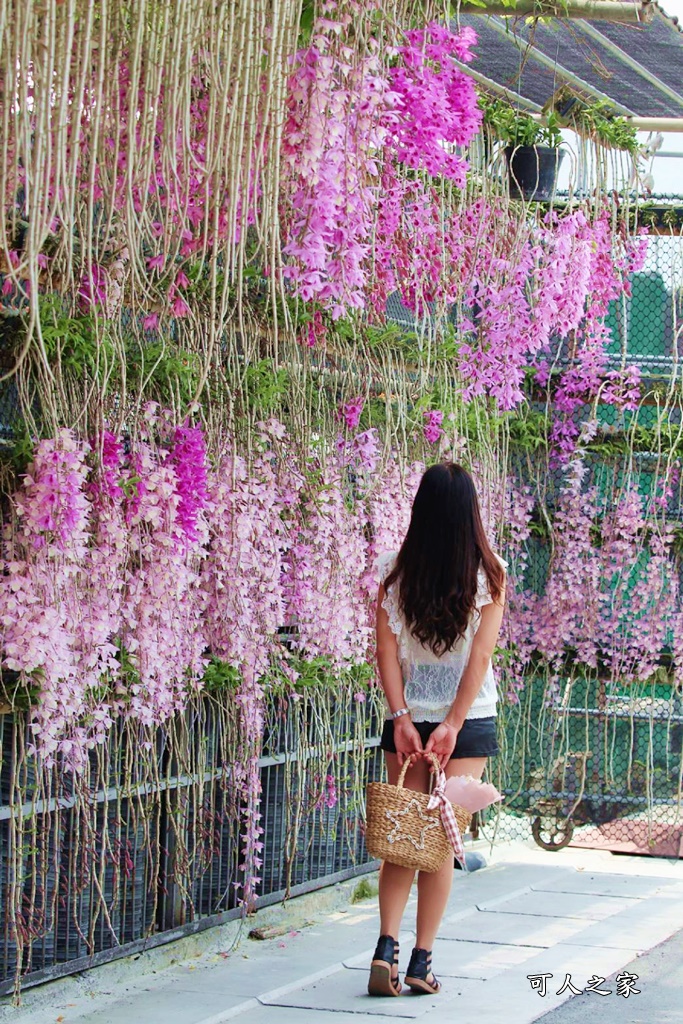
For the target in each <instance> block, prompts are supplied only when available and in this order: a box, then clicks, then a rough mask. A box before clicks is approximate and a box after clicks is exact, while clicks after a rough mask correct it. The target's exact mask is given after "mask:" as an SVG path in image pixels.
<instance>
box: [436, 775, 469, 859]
mask: <svg viewBox="0 0 683 1024" xmlns="http://www.w3.org/2000/svg"><path fill="white" fill-rule="evenodd" d="M445 789H446V775H445V773H444V772H442V771H440V772H439V773H438V774H437V776H436V781H435V782H434V787H433V789H432V792H431V794H430V797H429V803H428V804H427V808H428V810H430V811H433V810H434V809H435V808H437V807H438V808H439V812H440V814H441V821H442V823H443V827H444V831H445V833H446V836H447V838H448V841H449V843H450V844H451V846H452V847H453V853H454V854H455V856H456V858H457V860H458V863H459V864H460V866H461V868H462V870H463V871H467V862H466V860H465V849H464V847H463V844H462V836H461V835H460V829H459V828H458V822H457V820H456V817H455V811H454V810H453V804H452V803H451V802H450V800H449V799H448V797H447V796H446V792H445Z"/></svg>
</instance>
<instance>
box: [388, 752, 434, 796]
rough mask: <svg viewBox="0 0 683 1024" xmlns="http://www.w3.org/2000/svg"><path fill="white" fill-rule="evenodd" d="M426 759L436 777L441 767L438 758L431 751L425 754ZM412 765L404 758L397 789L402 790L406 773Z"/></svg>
mask: <svg viewBox="0 0 683 1024" xmlns="http://www.w3.org/2000/svg"><path fill="white" fill-rule="evenodd" d="M427 757H428V758H429V760H430V761H431V762H432V767H433V769H434V772H435V774H436V775H437V777H438V775H439V773H440V772H441V765H440V764H439V759H438V757H437V756H436V754H432V753H431V751H430V752H429V753H428V754H427ZM412 763H413V762H412V761H411V760H410V758H406V759H405V761H404V762H403V767H402V768H401V774H400V775H399V777H398V782H397V783H396V787H397V789H403V783H404V782H405V777H406V773H407V771H408V769H409V768H410V766H411V764H412Z"/></svg>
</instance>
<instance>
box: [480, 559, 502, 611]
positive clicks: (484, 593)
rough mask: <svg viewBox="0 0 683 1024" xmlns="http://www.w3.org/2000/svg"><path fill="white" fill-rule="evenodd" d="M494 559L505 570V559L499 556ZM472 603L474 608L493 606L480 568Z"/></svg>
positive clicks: (484, 575)
mask: <svg viewBox="0 0 683 1024" xmlns="http://www.w3.org/2000/svg"><path fill="white" fill-rule="evenodd" d="M494 554H495V552H494ZM496 558H497V559H498V561H499V562H500V564H501V566H502V567H503V569H507V567H508V563H507V562H506V561H505V559H504V558H501V557H500V555H496ZM474 603H475V607H476V608H483V607H484V605H485V604H493V598H492V597H491V594H490V593H489V581H488V579H487V577H486V573H485V572H484V570H483V569H481V568H480V569H479V573H478V575H477V595H476V597H475V599H474Z"/></svg>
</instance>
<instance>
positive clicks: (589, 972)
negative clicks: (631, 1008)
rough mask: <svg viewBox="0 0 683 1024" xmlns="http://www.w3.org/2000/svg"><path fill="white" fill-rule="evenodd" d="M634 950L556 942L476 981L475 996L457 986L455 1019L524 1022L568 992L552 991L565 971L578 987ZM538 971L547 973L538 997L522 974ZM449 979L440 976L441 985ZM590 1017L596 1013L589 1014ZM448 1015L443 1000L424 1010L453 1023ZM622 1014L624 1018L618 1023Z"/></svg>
mask: <svg viewBox="0 0 683 1024" xmlns="http://www.w3.org/2000/svg"><path fill="white" fill-rule="evenodd" d="M634 955H635V952H634V951H632V950H626V949H600V950H596V949H588V948H585V947H584V948H579V947H569V946H567V945H565V944H564V943H558V945H557V946H555V947H553V948H552V949H548V950H543V951H542V952H541V953H538V954H537V955H536V956H534V957H532V958H530V959H528V960H526V961H525V962H524V964H522V965H518V966H515V967H511V968H509V969H508V970H507V971H506V972H505V973H504V974H503V975H501V976H499V977H497V978H496V979H495V983H494V984H487V983H486V982H484V983H482V985H483V990H482V994H481V995H480V996H479V998H476V997H475V996H474V993H473V992H472V991H469V992H463V994H462V996H461V997H459V998H458V1001H457V1020H458V1021H460V1022H461V1024H530V1022H532V1021H534V1020H536V1018H537V1017H539V1016H541V1015H542V1014H544V1013H546V1012H547V1011H548V1010H550V1009H553V1008H554V1007H557V1006H560V1005H561V1004H562V1003H563V1002H566V1000H567V999H568V998H570V995H569V993H568V992H565V993H561V994H560V995H558V994H557V993H558V990H559V989H560V988H561V987H562V985H563V983H564V981H565V977H566V975H567V974H570V975H571V981H572V984H573V985H574V987H575V988H583V987H585V985H586V983H587V981H588V980H589V979H590V978H592V977H593V976H594V975H596V974H597V975H598V976H599V977H604V978H607V977H609V975H610V974H612V973H613V972H615V971H617V970H620V969H621V968H623V967H625V966H626V965H627V964H628V963H629V962H630V961H631V960H632V959H633V957H634ZM437 969H438V967H437ZM540 974H551V975H552V978H549V979H547V980H546V995H545V996H543V997H542V996H540V995H539V994H538V991H535V990H534V989H533V988H532V987H531V982H530V981H529V978H528V975H532V976H534V975H540ZM449 984H450V982H449V980H448V979H446V982H445V991H447V990H446V986H447V985H449ZM592 995H593V997H594V999H595V1000H596V1001H599V1002H602V999H603V997H601V996H599V995H597V994H595V993H593V994H592ZM605 998H606V997H605ZM593 1012H594V1014H596V1013H597V1014H599V1012H600V1006H599V1005H598V1006H595V1007H594V1010H593ZM596 1019H597V1020H599V1019H600V1017H599V1016H597V1017H593V1020H596ZM454 1020H455V1018H454V1017H453V1011H452V1009H451V1010H450V1012H449V1008H448V1006H447V1005H443V1006H439V1007H435V1008H434V1010H432V1011H431V1012H430V1014H429V1017H428V1024H454ZM627 1020H628V1018H625V1019H624V1024H626V1021H627Z"/></svg>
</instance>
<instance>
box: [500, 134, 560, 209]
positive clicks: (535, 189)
mask: <svg viewBox="0 0 683 1024" xmlns="http://www.w3.org/2000/svg"><path fill="white" fill-rule="evenodd" d="M563 157H564V150H562V149H557V148H555V147H551V146H506V147H505V159H506V160H507V165H508V174H509V177H510V195H511V196H512V197H513V198H514V199H534V200H536V201H537V202H542V201H544V200H546V199H551V198H552V196H553V193H554V191H555V185H556V184H557V175H558V174H559V170H560V164H561V163H562V159H563Z"/></svg>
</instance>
